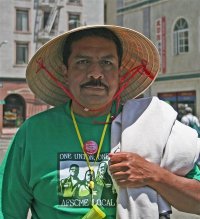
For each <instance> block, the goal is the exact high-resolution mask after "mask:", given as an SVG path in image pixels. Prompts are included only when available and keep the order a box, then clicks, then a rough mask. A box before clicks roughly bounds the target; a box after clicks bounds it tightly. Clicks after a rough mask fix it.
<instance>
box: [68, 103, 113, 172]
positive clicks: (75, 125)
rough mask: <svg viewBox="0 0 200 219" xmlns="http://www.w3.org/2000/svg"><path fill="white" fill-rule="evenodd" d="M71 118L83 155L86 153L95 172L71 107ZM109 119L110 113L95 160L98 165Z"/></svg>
mask: <svg viewBox="0 0 200 219" xmlns="http://www.w3.org/2000/svg"><path fill="white" fill-rule="evenodd" d="M71 117H72V121H73V124H74V127H75V130H76V134H77V136H78V139H79V142H80V145H81V148H82V150H83V153H84V155H85V159H86V162H87V165H88V167H89V169H90V171H91V172H93V168H92V167H91V165H90V161H89V158H88V155H87V153H86V152H85V150H84V144H83V140H82V137H81V134H80V131H79V128H78V125H77V122H76V119H75V116H74V112H73V110H72V107H71ZM109 119H110V113H109V114H108V115H107V118H106V122H105V125H104V128H103V132H102V135H101V139H100V143H99V148H98V151H97V156H96V159H95V163H96V161H97V160H98V158H99V154H100V152H101V148H102V145H103V141H104V138H105V134H106V130H107V127H108V122H109Z"/></svg>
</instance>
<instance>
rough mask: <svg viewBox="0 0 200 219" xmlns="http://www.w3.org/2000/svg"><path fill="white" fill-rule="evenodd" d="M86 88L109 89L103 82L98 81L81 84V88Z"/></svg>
mask: <svg viewBox="0 0 200 219" xmlns="http://www.w3.org/2000/svg"><path fill="white" fill-rule="evenodd" d="M86 86H94V87H105V88H106V89H108V85H107V84H105V83H103V82H102V81H101V80H99V79H97V80H95V79H94V80H90V81H87V82H86V83H83V84H81V86H80V87H81V88H84V87H86Z"/></svg>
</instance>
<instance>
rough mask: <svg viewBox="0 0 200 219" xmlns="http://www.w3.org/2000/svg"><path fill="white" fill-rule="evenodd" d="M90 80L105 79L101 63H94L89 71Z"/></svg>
mask: <svg viewBox="0 0 200 219" xmlns="http://www.w3.org/2000/svg"><path fill="white" fill-rule="evenodd" d="M88 78H94V79H103V78H104V74H103V69H102V67H101V65H100V63H97V62H95V63H92V64H91V66H90V67H89V69H88Z"/></svg>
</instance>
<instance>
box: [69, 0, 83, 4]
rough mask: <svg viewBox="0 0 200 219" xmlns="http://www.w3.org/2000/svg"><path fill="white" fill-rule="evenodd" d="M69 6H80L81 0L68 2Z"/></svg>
mask: <svg viewBox="0 0 200 219" xmlns="http://www.w3.org/2000/svg"><path fill="white" fill-rule="evenodd" d="M68 4H76V5H80V4H81V0H68Z"/></svg>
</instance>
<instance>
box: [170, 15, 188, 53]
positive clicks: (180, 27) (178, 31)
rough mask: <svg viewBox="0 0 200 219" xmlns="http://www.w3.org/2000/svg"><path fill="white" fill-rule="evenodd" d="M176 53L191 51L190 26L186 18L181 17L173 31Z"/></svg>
mask: <svg viewBox="0 0 200 219" xmlns="http://www.w3.org/2000/svg"><path fill="white" fill-rule="evenodd" d="M173 36H174V55H179V54H182V53H186V52H188V51H189V28H188V23H187V21H186V20H185V19H183V18H181V19H179V20H178V21H177V22H176V24H175V26H174V31H173Z"/></svg>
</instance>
